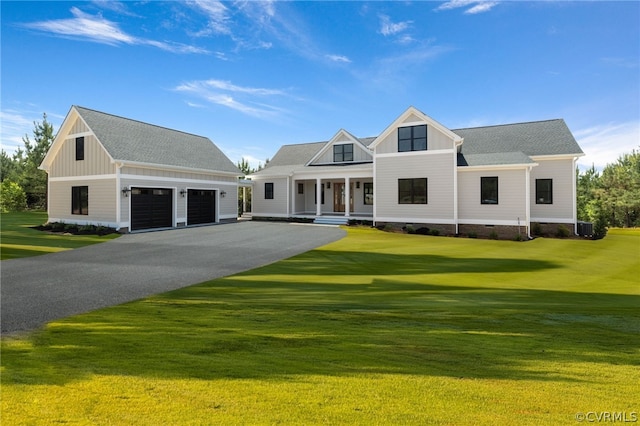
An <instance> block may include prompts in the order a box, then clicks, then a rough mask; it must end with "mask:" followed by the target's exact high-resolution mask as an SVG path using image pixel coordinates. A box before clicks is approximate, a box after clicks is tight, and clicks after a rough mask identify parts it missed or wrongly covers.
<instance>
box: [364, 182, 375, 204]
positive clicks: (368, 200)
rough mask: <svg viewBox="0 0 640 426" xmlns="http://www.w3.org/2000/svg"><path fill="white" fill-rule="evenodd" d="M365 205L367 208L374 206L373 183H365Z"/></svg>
mask: <svg viewBox="0 0 640 426" xmlns="http://www.w3.org/2000/svg"><path fill="white" fill-rule="evenodd" d="M364 204H365V205H366V206H372V205H373V182H365V183H364Z"/></svg>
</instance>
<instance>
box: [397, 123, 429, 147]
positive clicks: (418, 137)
mask: <svg viewBox="0 0 640 426" xmlns="http://www.w3.org/2000/svg"><path fill="white" fill-rule="evenodd" d="M426 150H427V126H426V124H422V125H420V126H410V127H398V152H408V151H426Z"/></svg>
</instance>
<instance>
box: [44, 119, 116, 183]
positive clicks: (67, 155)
mask: <svg viewBox="0 0 640 426" xmlns="http://www.w3.org/2000/svg"><path fill="white" fill-rule="evenodd" d="M76 123H80V124H82V121H81V120H76ZM76 127H78V126H77V125H76V126H74V129H75V128H76ZM83 127H84V125H82V126H81V128H83ZM81 128H80V130H81ZM79 136H83V137H84V160H76V137H79ZM115 169H116V166H115V164H113V163H112V162H111V159H110V157H109V154H107V152H106V151H105V150H104V148H103V147H102V145H100V143H99V142H98V139H97V138H96V137H95V136H94V135H93V134H91V133H87V132H75V133H71V134H69V135H68V136H67V137H66V138H65V140H64V143H63V144H62V146H61V147H60V150H59V151H58V154H57V155H56V157H55V160H54V161H53V163H52V164H51V169H50V170H49V178H50V179H51V178H57V177H71V176H88V175H108V174H114V173H115Z"/></svg>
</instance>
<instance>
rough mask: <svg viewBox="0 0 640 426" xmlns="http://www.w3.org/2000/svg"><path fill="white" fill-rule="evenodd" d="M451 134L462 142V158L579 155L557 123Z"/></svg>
mask: <svg viewBox="0 0 640 426" xmlns="http://www.w3.org/2000/svg"><path fill="white" fill-rule="evenodd" d="M452 131H453V132H454V133H456V134H457V135H459V136H462V137H463V138H464V143H463V144H462V148H461V153H462V154H463V156H464V157H467V155H468V154H495V153H509V152H522V153H524V154H526V155H529V156H531V155H534V156H535V155H562V154H582V153H583V152H582V149H580V146H579V145H578V143H577V142H576V140H575V139H574V137H573V135H572V134H571V131H570V130H569V128H568V127H567V125H566V124H565V122H564V120H561V119H558V120H547V121H535V122H529V123H517V124H505V125H500V126H488V127H475V128H469V129H458V130H452ZM498 164H500V163H498Z"/></svg>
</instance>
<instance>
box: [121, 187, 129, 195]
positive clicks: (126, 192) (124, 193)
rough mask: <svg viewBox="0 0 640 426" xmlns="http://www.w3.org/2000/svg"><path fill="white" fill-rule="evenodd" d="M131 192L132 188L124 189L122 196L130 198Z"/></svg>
mask: <svg viewBox="0 0 640 426" xmlns="http://www.w3.org/2000/svg"><path fill="white" fill-rule="evenodd" d="M130 192H131V189H130V188H122V195H123V196H124V197H128V196H129V193H130Z"/></svg>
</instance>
